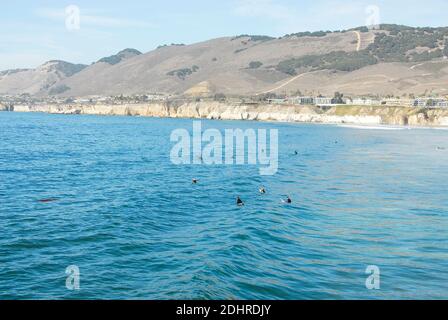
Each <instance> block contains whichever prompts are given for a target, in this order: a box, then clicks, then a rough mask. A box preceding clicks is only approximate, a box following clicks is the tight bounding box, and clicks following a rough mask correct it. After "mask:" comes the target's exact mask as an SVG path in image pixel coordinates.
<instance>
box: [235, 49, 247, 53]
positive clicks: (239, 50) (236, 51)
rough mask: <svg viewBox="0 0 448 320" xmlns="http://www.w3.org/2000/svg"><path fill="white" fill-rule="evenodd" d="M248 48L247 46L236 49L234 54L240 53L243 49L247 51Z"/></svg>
mask: <svg viewBox="0 0 448 320" xmlns="http://www.w3.org/2000/svg"><path fill="white" fill-rule="evenodd" d="M246 50H247V48H242V49H237V50H235V51H234V52H233V53H234V54H238V53H240V52H243V51H246Z"/></svg>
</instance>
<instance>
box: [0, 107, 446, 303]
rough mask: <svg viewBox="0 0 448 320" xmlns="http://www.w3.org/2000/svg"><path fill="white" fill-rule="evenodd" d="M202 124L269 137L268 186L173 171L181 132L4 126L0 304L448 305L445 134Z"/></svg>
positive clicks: (170, 125) (251, 178) (218, 172)
mask: <svg viewBox="0 0 448 320" xmlns="http://www.w3.org/2000/svg"><path fill="white" fill-rule="evenodd" d="M202 124H203V127H204V128H216V129H219V130H224V129H226V128H241V129H247V128H254V129H258V128H264V129H278V130H279V143H280V154H279V170H278V173H277V174H276V175H274V176H260V175H259V170H258V167H256V166H249V165H242V166H231V165H220V166H205V165H181V166H176V165H174V164H172V163H171V162H170V150H171V147H172V145H173V144H172V143H171V142H170V134H171V132H172V130H174V129H178V128H186V129H188V130H190V131H191V128H192V120H186V119H151V118H137V117H99V116H65V115H48V114H21V113H5V112H3V113H0V133H1V139H0V299H425V298H431V299H443V298H448V192H447V191H448V131H446V130H432V129H410V130H408V129H405V130H382V129H383V128H381V127H372V128H367V129H366V128H359V127H356V126H355V127H338V126H330V125H304V124H275V123H259V122H242V121H234V122H230V121H203V122H202ZM336 142H337V143H336ZM438 147H439V148H438ZM443 148H445V149H443ZM295 150H297V151H298V153H299V154H298V155H297V156H296V155H295V154H294V151H295ZM193 178H197V179H199V183H198V184H197V185H193V184H192V183H191V180H192V179H193ZM261 185H263V186H265V188H266V190H267V194H265V195H260V194H259V193H258V188H259V187H260V186H261ZM287 194H289V195H290V196H291V198H292V200H293V203H292V204H291V205H286V204H284V203H282V201H281V199H284V198H285V195H287ZM236 196H241V198H242V199H243V200H244V201H245V203H246V205H245V206H244V207H242V208H239V207H237V206H236V204H235V199H236ZM42 199H54V200H55V201H50V202H44V203H43V202H39V200H42ZM70 265H76V266H78V267H79V269H80V290H75V291H71V290H68V289H67V288H66V278H67V275H66V273H65V271H66V268H67V267H68V266H70ZM370 265H375V266H378V268H379V269H380V280H381V285H380V286H381V287H380V289H379V290H368V289H367V288H366V285H365V282H366V278H367V277H368V275H367V274H366V268H367V266H370Z"/></svg>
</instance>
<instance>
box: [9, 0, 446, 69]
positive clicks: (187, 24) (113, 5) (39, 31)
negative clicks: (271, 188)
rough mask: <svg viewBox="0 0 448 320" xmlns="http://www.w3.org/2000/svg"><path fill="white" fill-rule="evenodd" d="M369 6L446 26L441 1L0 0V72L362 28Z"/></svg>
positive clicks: (388, 16) (385, 17)
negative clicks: (127, 51)
mask: <svg viewBox="0 0 448 320" xmlns="http://www.w3.org/2000/svg"><path fill="white" fill-rule="evenodd" d="M69 5H75V6H77V7H78V8H79V10H80V24H79V27H80V28H79V30H72V31H70V30H68V29H67V27H66V19H67V14H66V12H65V9H66V7H67V6H69ZM370 5H375V6H377V7H378V8H379V10H380V11H379V13H380V22H381V23H398V24H406V25H412V26H443V25H448V20H447V19H446V15H447V12H448V1H447V0H425V1H422V0H314V1H311V0H294V1H293V0H188V1H187V0H127V1H122V0H121V1H115V0H109V1H106V0H97V1H87V0H72V1H64V0H62V1H61V0H57V1H56V0H47V1H35V0H15V1H2V4H1V7H0V8H1V10H0V26H1V30H2V32H1V34H0V70H4V69H9V68H23V67H35V66H37V65H40V64H42V63H43V62H45V61H48V60H51V59H62V60H66V61H70V62H76V63H91V62H93V61H96V60H98V59H99V58H101V57H104V56H108V55H111V54H114V53H116V52H118V51H120V50H122V49H124V48H128V47H130V48H136V49H138V50H140V51H143V52H147V51H150V50H152V49H154V48H155V47H157V46H158V45H160V44H165V43H173V42H174V43H186V44H189V43H194V42H199V41H203V40H207V39H210V38H215V37H220V36H232V35H238V34H245V33H248V34H266V35H272V36H280V35H284V34H286V33H293V32H300V31H315V30H338V29H346V28H350V27H355V26H360V25H365V24H366V19H367V16H368V15H369V13H366V8H367V7H368V6H370ZM71 21H74V20H71Z"/></svg>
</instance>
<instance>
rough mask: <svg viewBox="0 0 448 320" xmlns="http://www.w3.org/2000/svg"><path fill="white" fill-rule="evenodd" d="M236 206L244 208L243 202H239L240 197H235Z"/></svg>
mask: <svg viewBox="0 0 448 320" xmlns="http://www.w3.org/2000/svg"><path fill="white" fill-rule="evenodd" d="M236 205H237V206H238V207H242V206H244V202H243V200H241V198H240V197H237V198H236Z"/></svg>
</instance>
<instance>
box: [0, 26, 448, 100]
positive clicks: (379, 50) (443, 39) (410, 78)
mask: <svg viewBox="0 0 448 320" xmlns="http://www.w3.org/2000/svg"><path fill="white" fill-rule="evenodd" d="M447 56H448V27H438V28H429V27H409V26H403V25H393V24H383V25H380V28H379V29H377V30H370V29H368V28H367V27H357V28H353V29H349V30H343V31H317V32H300V33H293V34H288V35H285V36H283V37H279V38H274V37H270V36H263V35H239V36H233V37H222V38H216V39H211V40H207V41H203V42H199V43H194V44H190V45H184V44H172V45H165V46H160V47H158V48H157V49H155V50H152V51H149V52H147V53H141V52H140V51H138V50H136V49H129V48H128V49H124V50H122V51H120V52H118V53H117V54H115V55H112V56H109V57H105V58H101V59H99V60H98V61H97V62H96V63H93V64H92V65H90V66H85V65H79V64H78V65H76V64H70V63H66V62H63V61H56V62H57V63H59V65H58V68H56V70H47V72H48V74H49V78H51V80H47V81H45V79H41V80H40V81H41V84H43V85H41V86H40V88H39V90H37V88H36V87H38V85H36V84H35V83H30V81H28V82H26V83H25V84H27V85H28V86H29V87H30V88H31V89H29V88H27V87H26V85H25V84H23V85H21V86H18V87H17V88H15V87H14V81H12V83H13V84H12V85H11V84H10V83H11V81H8V80H11V79H12V80H14V77H17V74H22V73H30V72H31V71H30V70H40V71H42V68H41V69H39V68H36V69H17V70H19V71H14V70H11V71H4V72H0V94H7V93H11V92H12V93H15V94H20V93H29V94H33V95H39V96H47V95H56V96H92V95H119V94H139V93H148V92H161V93H167V94H184V93H185V92H197V90H194V88H195V87H197V86H201V87H206V88H210V89H209V90H210V92H208V93H209V94H213V93H224V94H240V95H254V94H259V93H262V92H266V91H273V92H276V93H284V94H290V93H293V92H298V91H301V92H308V93H310V92H314V93H324V94H331V93H332V92H334V91H342V92H346V93H349V94H358V95H361V94H364V95H370V94H371V95H375V94H381V95H384V94H390V95H403V94H411V93H412V94H423V93H425V92H428V91H432V92H436V93H439V94H447V93H448V92H446V90H447V89H445V88H446V87H448V61H447V59H446V57H447ZM50 62H53V63H55V61H50ZM81 66H82V67H81ZM41 67H42V66H41ZM50 69H51V68H50ZM66 69H67V70H68V71H72V72H67V70H66ZM20 70H26V71H20ZM64 70H66V72H64ZM75 71H76V72H75ZM31 73H32V72H31ZM55 73H56V74H57V75H58V77H55V75H54V74H55ZM32 76H33V75H32V74H30V78H33V77H32ZM42 78H45V77H44V75H42ZM273 88H274V89H275V88H279V89H278V90H272V89H273ZM10 89H13V90H10ZM201 94H207V92H202V93H201Z"/></svg>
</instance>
